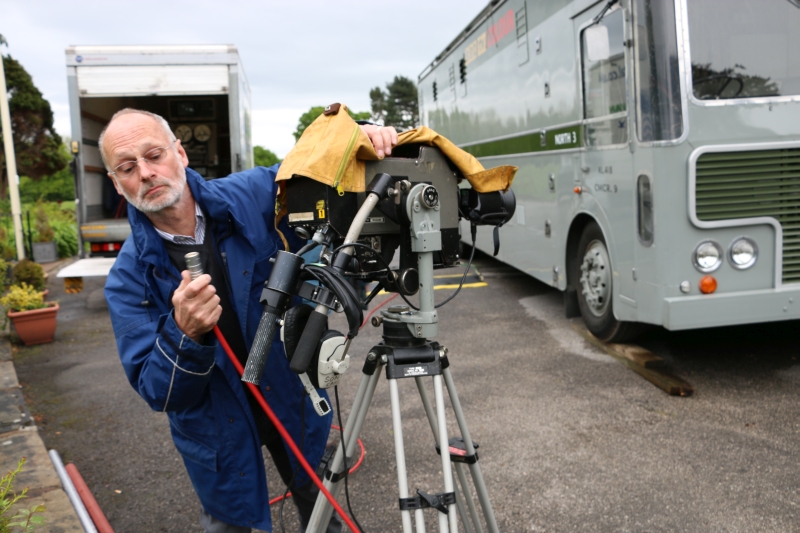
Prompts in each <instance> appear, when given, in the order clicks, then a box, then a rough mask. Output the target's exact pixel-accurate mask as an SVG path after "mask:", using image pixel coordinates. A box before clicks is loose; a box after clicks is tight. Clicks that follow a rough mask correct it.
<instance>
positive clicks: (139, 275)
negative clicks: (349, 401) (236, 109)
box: [99, 109, 397, 533]
mask: <svg viewBox="0 0 800 533" xmlns="http://www.w3.org/2000/svg"><path fill="white" fill-rule="evenodd" d="M361 128H362V129H363V130H364V132H365V133H366V134H367V136H368V137H369V138H370V141H371V142H372V144H373V146H374V147H375V149H376V152H378V155H379V156H383V155H384V154H386V155H389V154H391V148H392V146H394V145H395V144H396V143H397V132H396V131H395V130H394V128H380V127H377V126H374V125H363V126H361ZM99 145H100V151H101V155H102V157H103V162H104V164H105V165H106V168H107V169H108V175H109V177H111V179H112V180H113V181H114V186H115V187H116V189H117V191H118V192H119V193H120V194H122V195H123V196H124V197H125V199H126V200H127V201H128V203H129V204H130V206H131V207H132V208H129V209H128V219H129V221H130V224H131V235H130V237H128V239H127V240H126V241H125V243H124V245H123V246H122V249H121V251H120V253H119V256H118V258H117V260H116V262H115V263H114V267H113V268H112V270H111V273H110V274H109V276H108V281H107V282H106V287H105V295H106V299H107V301H108V307H109V311H110V314H111V322H112V324H113V326H114V334H115V336H116V340H117V348H118V350H119V355H120V359H121V361H122V366H123V368H124V369H125V373H126V374H127V376H128V380H129V381H130V383H131V385H132V386H133V388H134V389H136V391H137V392H138V393H139V394H140V395H141V396H142V398H144V400H145V401H146V402H147V404H148V405H149V406H150V407H151V408H152V409H154V410H158V411H163V412H165V413H167V417H168V418H169V423H170V430H171V432H172V438H173V442H174V443H175V447H176V448H177V450H178V452H179V453H180V454H181V455H182V456H183V459H184V464H185V465H186V470H187V472H188V474H189V478H190V479H191V481H192V485H193V486H194V489H195V492H196V493H197V495H198V497H199V499H200V503H201V505H202V510H201V516H200V523H201V524H202V526H203V528H204V531H205V532H206V533H245V532H250V531H251V529H252V528H258V529H263V530H266V531H272V521H271V518H270V510H269V503H268V502H269V493H268V489H267V481H266V473H265V468H264V460H263V456H262V449H261V447H262V446H266V447H267V450H268V451H269V452H270V455H271V457H272V460H273V462H274V463H275V466H276V468H277V470H278V472H279V474H280V476H281V479H282V481H283V483H284V484H285V485H286V486H287V487H288V488H290V489H291V491H292V495H293V500H294V503H295V505H296V506H297V508H298V511H299V515H300V522H301V527H302V530H303V531H304V530H305V528H306V525H307V523H308V519H309V518H310V516H311V511H312V510H313V506H314V501H315V500H316V494H317V489H316V486H314V485H313V483H312V482H311V481H310V479H309V478H308V476H307V475H306V473H305V471H304V470H303V469H302V468H299V467H298V466H299V464H298V461H297V459H296V458H295V457H294V456H293V454H292V453H291V452H290V451H289V450H288V448H287V447H286V445H285V444H284V443H283V440H282V439H281V438H280V436H279V435H278V433H277V430H276V429H275V427H274V426H273V424H272V423H271V422H270V421H269V419H268V418H267V417H266V415H265V414H264V413H263V411H262V410H261V408H260V407H259V406H258V404H257V403H256V402H255V399H254V398H253V397H252V395H251V394H250V392H249V390H247V389H246V388H245V387H244V386H243V383H242V381H241V380H240V378H239V375H238V373H237V372H236V369H235V368H234V366H233V364H232V363H231V362H230V361H229V360H228V357H227V356H226V354H225V352H224V350H223V349H222V347H221V346H220V344H219V343H218V341H217V339H216V337H215V336H214V334H213V333H212V329H213V327H214V326H215V325H217V326H219V328H220V330H221V331H222V333H223V335H224V336H225V339H226V340H227V341H228V343H229V344H230V346H231V348H232V349H233V351H234V353H235V354H236V356H237V358H238V359H239V360H240V362H242V364H244V362H245V360H246V358H247V354H248V353H249V348H250V346H251V344H252V341H253V337H254V336H255V332H256V330H257V327H258V323H259V320H260V318H261V312H262V305H261V304H260V296H261V291H262V288H263V285H264V282H265V281H266V280H267V279H268V277H269V273H270V271H271V263H270V261H269V260H270V258H271V257H272V256H273V255H274V254H275V253H276V252H277V250H278V249H283V242H282V239H281V235H280V234H279V232H280V233H282V234H283V236H284V237H285V238H286V239H287V241H288V242H289V245H290V247H291V248H292V249H294V250H297V249H298V248H300V247H301V246H302V245H303V244H304V243H303V242H300V241H299V239H298V238H297V237H295V236H294V233H293V232H292V231H290V230H289V228H288V227H287V226H285V222H283V223H281V224H279V225H277V226H276V224H275V196H276V192H277V186H276V184H275V175H276V173H277V168H278V166H277V165H276V166H274V167H271V168H264V167H256V168H254V169H251V170H245V171H243V172H238V173H235V174H232V175H230V176H228V177H226V178H224V179H217V180H211V181H206V180H205V179H203V178H202V177H201V176H200V175H199V174H197V173H196V172H194V171H193V170H192V169H190V168H188V164H189V160H188V157H187V156H186V151H185V150H184V148H183V147H182V146H181V142H180V140H179V139H176V138H175V135H174V134H173V133H172V130H171V129H170V127H169V124H167V122H166V121H165V120H164V119H163V118H162V117H160V116H158V115H155V114H152V113H148V112H146V111H140V110H135V109H123V110H122V111H119V112H118V113H116V114H115V115H114V116H113V117H112V119H111V121H110V122H109V124H108V126H107V127H106V129H105V131H104V132H103V133H102V134H101V136H100V139H99ZM188 252H199V253H200V255H201V258H202V261H203V271H204V272H205V273H204V274H203V275H202V276H200V277H198V278H197V279H195V280H192V279H191V277H190V275H189V272H188V270H186V269H185V265H184V256H185V254H186V253H188ZM259 388H260V390H261V392H262V393H263V394H264V397H265V398H266V400H267V402H268V403H269V405H270V407H271V408H272V409H273V411H275V414H276V415H277V416H278V418H279V419H280V421H281V423H282V424H283V425H284V426H285V427H286V429H287V431H289V433H290V434H291V435H292V438H293V439H294V441H295V442H296V443H297V444H298V445H299V446H300V447H301V448H302V450H303V454H304V456H305V458H306V460H307V461H308V462H309V464H311V465H316V464H318V463H319V461H320V459H321V457H322V454H323V453H324V451H325V445H326V442H327V438H328V432H329V429H330V424H331V414H328V415H327V416H323V417H320V416H318V415H317V414H316V412H315V411H314V408H313V406H312V404H311V402H310V399H309V398H308V396H307V395H306V394H305V392H304V390H303V385H302V383H301V382H300V379H299V377H298V376H297V375H296V374H295V373H294V372H292V371H291V370H290V369H289V365H288V361H287V359H286V357H285V355H284V352H283V345H282V343H281V341H280V340H279V339H276V340H275V341H274V343H273V346H272V351H271V354H270V357H269V358H268V361H267V366H266V368H265V370H264V374H263V376H262V378H261V381H260V383H259ZM320 394H321V395H322V396H323V397H326V394H325V392H324V391H320ZM340 530H341V524H340V522H339V521H338V518H335V519H334V520H332V521H331V524H330V525H329V527H328V531H329V532H338V531H340Z"/></svg>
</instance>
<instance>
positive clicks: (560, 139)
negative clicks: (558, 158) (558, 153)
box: [553, 131, 578, 146]
mask: <svg viewBox="0 0 800 533" xmlns="http://www.w3.org/2000/svg"><path fill="white" fill-rule="evenodd" d="M553 140H554V142H555V143H556V146H562V145H565V144H576V143H577V142H578V134H577V133H575V132H574V131H567V132H564V133H556V134H555V135H554V136H553Z"/></svg>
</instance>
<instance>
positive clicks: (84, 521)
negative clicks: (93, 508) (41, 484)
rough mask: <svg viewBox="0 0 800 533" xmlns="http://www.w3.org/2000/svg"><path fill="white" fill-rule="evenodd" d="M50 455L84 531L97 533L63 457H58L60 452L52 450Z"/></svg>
mask: <svg viewBox="0 0 800 533" xmlns="http://www.w3.org/2000/svg"><path fill="white" fill-rule="evenodd" d="M49 454H50V460H51V461H53V466H54V467H55V469H56V473H57V474H58V477H59V479H60V480H61V484H62V485H63V486H64V492H66V493H67V496H68V497H69V501H70V502H71V503H72V506H73V507H74V508H75V513H76V514H77V515H78V520H80V521H81V525H82V526H83V529H84V531H86V533H97V528H96V527H95V526H94V522H93V521H92V517H91V516H90V515H89V511H87V510H86V506H85V505H84V504H83V500H81V496H80V494H78V490H77V489H76V488H75V485H73V483H72V479H70V477H69V474H68V473H67V469H66V468H64V462H63V461H62V460H61V456H60V455H58V452H57V451H55V450H50V452H49Z"/></svg>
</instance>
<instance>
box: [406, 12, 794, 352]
mask: <svg viewBox="0 0 800 533" xmlns="http://www.w3.org/2000/svg"><path fill="white" fill-rule="evenodd" d="M798 28H800V0H759V1H758V2H754V1H752V0H726V1H725V2H720V1H716V0H622V1H619V0H611V1H607V0H603V1H596V0H547V1H535V0H505V1H502V0H499V1H498V0H494V1H492V2H491V3H490V4H489V5H487V6H486V8H485V9H484V10H483V11H482V12H481V13H480V14H479V15H478V16H477V17H476V18H475V19H474V20H473V21H472V22H471V23H470V24H469V25H468V26H467V28H466V29H465V30H464V31H463V32H461V34H460V35H458V36H457V37H456V38H455V40H453V42H452V43H451V44H450V45H449V46H448V47H447V48H446V49H445V50H444V51H443V52H442V53H440V54H439V55H438V56H437V57H436V58H435V60H434V61H433V62H432V63H431V64H430V65H429V66H428V67H426V68H425V70H424V71H423V72H422V73H421V74H420V76H419V104H420V115H421V118H422V122H423V123H424V124H425V125H427V126H429V127H431V128H433V129H434V130H436V131H437V132H439V133H441V134H443V135H445V136H447V137H448V138H450V139H451V140H452V141H453V142H455V143H456V144H458V145H459V146H460V147H461V148H463V149H464V150H466V151H468V152H470V153H472V154H473V155H475V156H476V157H477V158H479V160H480V161H482V162H483V163H484V165H485V166H487V167H488V166H495V165H500V164H512V165H517V166H518V167H519V171H518V172H517V177H516V179H515V181H514V184H513V189H514V191H515V193H516V196H517V212H516V215H515V217H514V218H513V219H512V220H511V221H510V222H509V223H508V224H507V225H506V226H504V227H503V228H502V230H501V235H502V240H503V246H502V248H501V250H500V254H499V256H498V257H499V259H500V260H502V261H504V262H506V263H508V264H510V265H512V266H514V267H516V268H518V269H520V270H522V271H524V272H526V273H528V274H530V275H532V276H534V277H536V278H537V279H539V280H541V281H543V282H545V283H549V284H551V285H552V286H554V287H557V288H558V289H560V290H562V291H565V301H566V303H567V305H566V309H567V312H568V313H573V312H574V313H577V312H578V311H579V312H580V314H581V315H582V316H583V318H584V320H585V322H586V324H587V327H588V328H589V330H590V331H591V332H592V333H593V334H595V335H596V336H597V337H599V338H601V339H603V340H606V341H621V340H624V339H626V338H630V337H631V336H633V335H634V334H635V333H636V332H637V331H639V330H640V329H641V325H642V324H656V325H662V326H664V327H665V328H667V329H669V330H682V329H689V328H702V327H712V326H723V325H734V324H745V323H757V322H767V321H776V320H793V319H797V318H800V54H798V53H797V50H798V49H800V31H797V30H798ZM462 233H463V234H464V235H468V234H469V232H465V233H464V232H462ZM477 248H478V249H481V250H491V249H492V248H493V245H492V236H491V234H490V233H488V232H487V231H479V234H478V241H477Z"/></svg>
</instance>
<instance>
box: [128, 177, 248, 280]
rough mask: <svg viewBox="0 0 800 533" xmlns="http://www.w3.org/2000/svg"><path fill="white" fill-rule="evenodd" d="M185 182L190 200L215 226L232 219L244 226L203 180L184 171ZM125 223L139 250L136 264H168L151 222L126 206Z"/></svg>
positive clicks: (164, 251) (225, 202) (229, 207)
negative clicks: (198, 206)
mask: <svg viewBox="0 0 800 533" xmlns="http://www.w3.org/2000/svg"><path fill="white" fill-rule="evenodd" d="M186 183H188V184H189V190H190V191H191V193H192V197H194V199H195V201H196V202H197V203H198V204H199V205H200V209H202V210H203V213H205V214H206V215H207V216H209V217H211V218H212V219H213V220H214V222H215V223H216V226H217V227H225V226H227V224H228V221H229V220H232V221H233V223H234V224H236V226H237V227H239V228H242V227H243V225H242V224H241V223H240V222H239V221H238V220H237V219H236V217H235V216H234V215H233V213H232V212H231V206H230V204H229V203H228V201H227V200H225V199H224V198H222V197H221V196H219V195H218V194H217V193H215V192H214V191H212V190H211V188H210V187H209V186H208V184H207V183H206V180H205V179H204V178H203V177H202V176H200V174H198V173H197V172H195V171H194V170H192V169H191V168H187V169H186ZM128 221H129V222H130V224H131V234H132V236H133V239H134V242H135V243H136V247H137V249H138V251H139V256H138V257H137V259H138V261H139V262H143V263H150V264H169V260H168V258H167V256H166V249H165V248H164V246H163V245H162V244H161V236H160V235H159V234H158V233H157V232H156V230H155V228H154V227H153V223H152V222H150V219H149V218H147V216H146V215H145V214H144V213H142V212H141V211H139V210H138V209H136V208H135V207H133V206H131V205H130V204H129V205H128Z"/></svg>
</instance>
